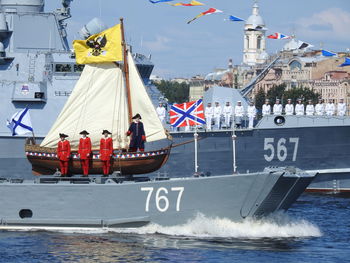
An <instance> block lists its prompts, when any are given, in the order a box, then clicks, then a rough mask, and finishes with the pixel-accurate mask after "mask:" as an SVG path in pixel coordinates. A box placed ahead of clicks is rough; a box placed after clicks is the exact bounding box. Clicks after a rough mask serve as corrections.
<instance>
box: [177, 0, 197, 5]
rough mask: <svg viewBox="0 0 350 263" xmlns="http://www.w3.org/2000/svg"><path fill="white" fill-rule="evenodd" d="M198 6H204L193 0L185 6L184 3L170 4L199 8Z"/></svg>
mask: <svg viewBox="0 0 350 263" xmlns="http://www.w3.org/2000/svg"><path fill="white" fill-rule="evenodd" d="M200 5H204V4H203V3H201V2H198V1H195V0H192V1H191V2H190V3H189V4H185V3H176V4H172V6H200Z"/></svg>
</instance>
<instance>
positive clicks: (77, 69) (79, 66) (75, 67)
mask: <svg viewBox="0 0 350 263" xmlns="http://www.w3.org/2000/svg"><path fill="white" fill-rule="evenodd" d="M84 67H85V65H74V72H82V71H83V69H84Z"/></svg>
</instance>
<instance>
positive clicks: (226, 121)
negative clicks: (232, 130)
mask: <svg viewBox="0 0 350 263" xmlns="http://www.w3.org/2000/svg"><path fill="white" fill-rule="evenodd" d="M230 120H231V114H225V125H226V128H229V127H230Z"/></svg>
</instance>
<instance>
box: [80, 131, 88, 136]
mask: <svg viewBox="0 0 350 263" xmlns="http://www.w3.org/2000/svg"><path fill="white" fill-rule="evenodd" d="M79 134H85V135H89V134H90V133H88V132H87V131H86V130H83V131H81V132H80V133H79Z"/></svg>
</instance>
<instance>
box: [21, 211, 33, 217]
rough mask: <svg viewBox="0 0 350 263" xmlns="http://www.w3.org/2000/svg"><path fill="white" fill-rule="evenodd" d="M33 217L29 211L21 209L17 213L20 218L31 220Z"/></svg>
mask: <svg viewBox="0 0 350 263" xmlns="http://www.w3.org/2000/svg"><path fill="white" fill-rule="evenodd" d="M32 216H33V212H32V210H30V209H22V210H21V211H19V217H20V218H31V217H32Z"/></svg>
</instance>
